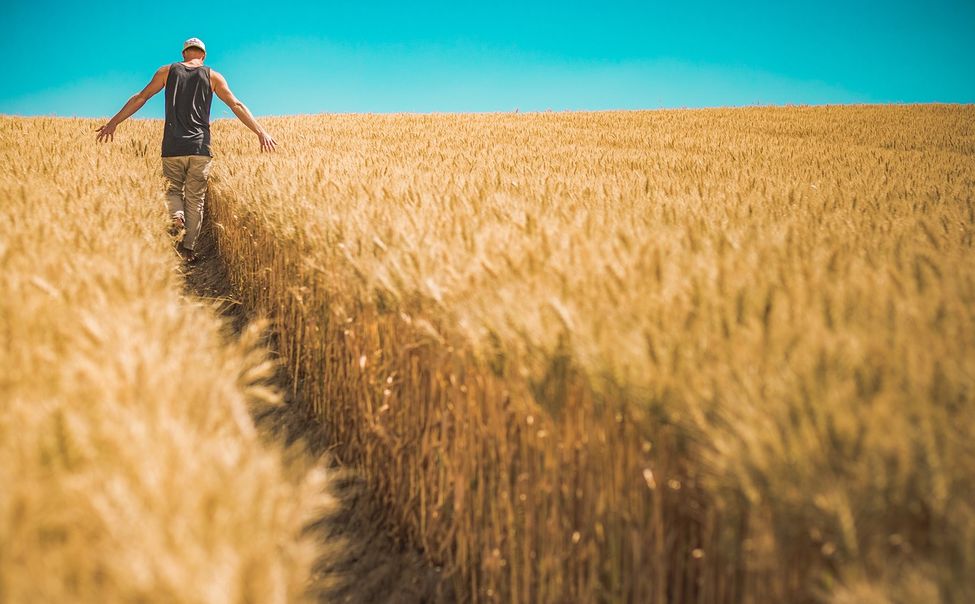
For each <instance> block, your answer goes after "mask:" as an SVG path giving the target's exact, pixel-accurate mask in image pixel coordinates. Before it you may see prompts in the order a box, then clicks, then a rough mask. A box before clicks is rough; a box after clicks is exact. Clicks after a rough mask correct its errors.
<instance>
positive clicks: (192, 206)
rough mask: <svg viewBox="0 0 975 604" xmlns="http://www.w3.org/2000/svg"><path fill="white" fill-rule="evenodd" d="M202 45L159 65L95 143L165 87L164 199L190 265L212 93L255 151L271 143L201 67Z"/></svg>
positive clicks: (195, 43) (222, 83)
mask: <svg viewBox="0 0 975 604" xmlns="http://www.w3.org/2000/svg"><path fill="white" fill-rule="evenodd" d="M206 54H207V52H206V46H205V45H204V44H203V41H202V40H200V39H199V38H190V39H189V40H187V41H186V42H183V61H182V62H180V63H172V64H170V65H164V66H163V67H160V68H159V69H158V70H157V71H156V74H155V75H154V76H152V80H151V81H150V82H149V84H148V85H147V86H146V87H145V88H143V89H142V91H141V92H139V93H138V94H136V95H134V96H133V97H132V98H130V99H129V100H128V101H127V102H126V103H125V105H124V106H123V107H122V109H121V110H119V112H118V113H117V114H116V115H115V117H113V118H112V119H110V120H109V121H108V123H107V124H105V125H104V126H102V127H101V128H98V130H97V132H98V134H97V140H98V141H100V142H107V141H110V140H114V139H115V128H116V127H118V125H119V124H121V123H122V122H123V121H125V120H126V119H128V118H129V117H130V116H132V115H133V114H134V113H135V112H136V111H138V110H139V109H141V108H142V106H143V105H145V104H146V101H148V100H149V99H150V98H152V97H153V96H154V95H155V94H156V93H157V92H159V91H160V90H162V89H163V87H165V88H166V127H165V129H164V130H163V141H162V168H163V175H164V176H165V177H166V179H167V180H168V181H169V189H168V191H167V193H166V198H167V201H168V204H169V215H170V217H171V218H172V221H173V232H174V234H178V233H179V231H181V230H182V229H183V228H185V229H186V234H185V235H184V236H183V243H182V247H183V257H184V258H185V259H186V261H187V262H189V263H193V262H196V261H197V260H198V259H199V257H198V255H197V254H196V252H195V251H194V250H195V248H196V243H197V238H198V237H199V235H200V226H201V224H202V222H203V202H204V199H205V197H206V191H207V179H208V178H209V175H210V162H211V160H212V155H211V153H210V103H211V101H212V100H213V93H214V92H215V93H217V96H218V97H220V100H222V101H223V102H224V103H226V104H227V106H229V107H230V109H231V110H232V111H233V112H234V115H236V116H237V118H238V119H239V120H240V121H242V122H244V124H245V125H246V126H247V127H248V128H250V129H251V130H253V131H254V134H256V135H257V138H258V141H259V142H260V145H261V151H273V150H274V148H275V146H276V143H275V142H274V139H273V138H271V135H270V134H268V133H267V132H266V131H265V130H264V129H263V128H261V126H260V125H258V123H257V121H256V120H255V119H254V116H253V115H251V112H250V110H248V109H247V107H246V106H244V104H243V103H241V102H240V100H238V99H237V97H235V96H234V93H232V92H231V91H230V87H229V86H227V80H226V79H224V77H223V76H222V75H220V74H219V73H217V72H216V71H214V70H212V69H210V68H209V67H207V66H205V65H204V64H203V60H204V59H205V58H206Z"/></svg>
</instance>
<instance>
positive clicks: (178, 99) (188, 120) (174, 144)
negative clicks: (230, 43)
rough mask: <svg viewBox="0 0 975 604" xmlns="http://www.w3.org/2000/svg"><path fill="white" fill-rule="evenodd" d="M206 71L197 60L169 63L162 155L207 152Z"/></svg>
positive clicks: (210, 96) (208, 102)
mask: <svg viewBox="0 0 975 604" xmlns="http://www.w3.org/2000/svg"><path fill="white" fill-rule="evenodd" d="M212 101H213V85H212V84H211V81H210V68H209V67H207V66H206V65H203V64H202V62H198V61H187V62H183V63H173V64H171V65H170V66H169V74H168V75H167V77H166V126H165V129H164V130H163V140H162V156H163V157H178V156H182V155H204V156H207V157H209V156H211V153H210V105H211V103H212Z"/></svg>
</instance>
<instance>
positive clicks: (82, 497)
mask: <svg viewBox="0 0 975 604" xmlns="http://www.w3.org/2000/svg"><path fill="white" fill-rule="evenodd" d="M126 126H127V130H128V132H127V138H128V139H129V140H128V141H126V142H125V143H123V144H120V145H116V146H114V147H110V148H109V147H96V145H95V144H94V140H93V135H92V132H93V126H92V123H91V120H70V119H51V118H37V119H18V118H10V117H0V166H2V167H0V204H2V208H3V214H4V220H3V221H2V224H0V292H2V293H0V602H10V603H15V602H17V603H21V602H23V603H26V602H92V603H95V602H98V603H103V602H167V603H171V602H200V603H204V602H206V603H214V602H227V603H235V602H268V603H284V602H294V601H299V600H300V599H302V598H303V597H304V596H305V594H306V592H307V591H308V589H309V582H310V579H311V569H312V564H313V562H314V560H315V558H316V556H318V555H320V554H321V552H322V547H321V545H320V544H317V543H316V542H314V541H313V540H312V539H311V538H309V537H307V536H305V535H304V534H303V532H302V531H303V529H304V527H305V525H306V524H307V523H308V522H309V521H310V520H312V519H315V518H317V517H318V515H319V514H320V513H321V511H322V510H323V509H325V508H326V507H327V506H329V505H330V501H329V500H328V499H327V492H326V491H325V490H324V489H323V485H324V480H325V477H324V476H323V475H322V474H321V472H320V471H318V470H314V471H306V470H305V469H303V468H299V467H296V466H292V465H289V464H286V463H284V458H285V451H284V450H283V449H282V448H281V446H280V445H276V444H274V443H270V442H264V441H263V440H262V439H261V438H260V437H259V435H258V433H257V432H256V431H255V427H254V424H253V422H252V420H251V417H250V415H249V413H248V410H249V409H250V408H253V407H264V406H268V405H275V404H277V403H278V402H279V399H280V395H279V393H278V392H276V391H275V390H273V389H272V388H271V387H270V386H269V385H268V384H267V383H266V382H267V378H268V377H269V376H270V374H271V373H272V370H273V367H272V365H271V364H270V363H269V359H268V358H267V354H266V351H264V350H263V348H261V347H260V346H259V345H258V340H259V337H258V336H259V335H260V334H259V332H258V331H255V330H254V329H251V330H250V331H249V332H247V333H246V334H245V335H244V337H243V338H242V339H241V341H240V343H238V344H233V345H231V344H227V343H226V342H225V341H224V339H223V337H222V336H221V324H220V322H219V321H218V320H217V318H216V317H215V316H214V313H213V312H212V310H211V309H209V308H208V307H205V306H204V305H202V304H199V303H195V302H194V301H192V300H189V299H187V298H185V297H184V296H183V294H182V288H183V285H182V279H181V277H180V275H179V273H178V272H177V269H178V267H179V260H178V259H177V257H176V256H175V254H174V253H173V251H172V246H171V243H170V241H169V236H168V235H167V234H166V228H167V218H166V216H165V209H164V208H165V205H164V204H165V201H164V199H163V183H162V179H161V175H160V174H159V166H158V162H159V159H158V158H157V157H156V156H155V155H156V154H154V153H153V154H147V153H146V152H145V145H144V144H143V141H144V140H149V139H150V138H151V137H153V136H155V135H156V130H157V128H156V127H155V126H156V125H155V124H151V125H150V124H148V123H140V124H133V125H129V124H126Z"/></svg>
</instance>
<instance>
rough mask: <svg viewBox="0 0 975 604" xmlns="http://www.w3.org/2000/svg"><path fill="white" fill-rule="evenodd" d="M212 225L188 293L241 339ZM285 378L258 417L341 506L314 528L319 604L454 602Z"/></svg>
mask: <svg viewBox="0 0 975 604" xmlns="http://www.w3.org/2000/svg"><path fill="white" fill-rule="evenodd" d="M208 226H209V225H208V224H207V225H205V230H204V233H203V234H202V235H201V240H202V241H201V242H200V246H199V247H200V251H201V252H202V255H203V259H202V260H201V261H200V262H199V263H197V264H195V265H193V266H191V267H189V266H188V267H185V270H184V276H185V278H186V292H187V294H188V295H191V296H193V297H195V298H198V299H200V300H201V301H203V302H204V303H207V304H210V305H215V306H216V309H217V311H218V312H219V313H220V314H222V315H223V316H224V317H225V318H226V319H227V321H228V326H229V327H230V328H229V329H228V330H227V334H228V337H233V338H236V337H237V336H238V334H239V332H240V330H241V329H242V328H243V326H244V325H245V324H246V323H247V321H248V320H249V317H248V315H247V310H246V309H244V308H242V307H241V305H240V304H239V303H238V302H236V300H237V297H236V296H235V293H234V290H233V287H232V285H231V283H230V281H229V279H228V278H227V273H226V270H225V268H224V265H223V263H222V261H221V259H220V258H219V256H218V255H217V254H216V250H215V246H214V243H213V240H212V238H211V237H210V233H209V232H208V229H207V228H206V227H208ZM271 346H272V352H273V344H272V345H271ZM285 373H286V372H284V371H282V372H281V377H280V378H279V386H280V387H281V389H282V391H283V392H284V393H286V404H285V405H283V406H281V407H279V408H277V409H273V410H271V411H269V412H265V413H263V414H261V415H258V416H255V418H254V420H255V423H256V424H257V426H258V428H259V429H260V430H262V431H263V432H264V433H265V434H270V435H272V436H275V437H282V436H283V437H284V438H285V439H286V442H287V443H288V444H291V443H294V442H296V441H299V440H300V441H302V442H303V444H304V451H305V455H306V456H307V457H308V458H307V459H303V460H301V463H302V464H307V466H306V467H311V465H314V464H321V465H324V466H325V467H327V468H328V469H329V471H330V472H331V474H332V476H333V477H334V478H333V479H332V480H330V481H329V487H328V488H330V489H331V491H332V492H331V495H332V496H333V497H334V498H335V499H336V500H337V501H338V502H339V505H338V506H337V508H336V510H335V511H334V512H331V513H329V514H327V515H325V516H323V517H321V518H320V519H318V520H317V521H316V522H314V523H313V524H312V525H311V526H309V527H308V529H307V530H309V531H311V532H312V533H314V534H315V535H316V536H317V537H318V538H319V539H321V541H322V542H323V543H325V544H327V545H326V547H325V548H323V554H322V556H321V558H320V559H319V561H318V563H317V564H316V567H315V576H314V578H313V579H314V581H313V583H314V585H315V587H314V588H313V595H314V596H315V598H316V599H317V600H318V601H320V602H369V603H373V602H376V603H408V602H441V601H451V600H453V598H452V597H451V596H450V595H449V594H450V591H449V588H448V581H446V580H445V578H444V577H442V576H441V575H440V573H439V572H438V570H437V569H434V568H432V567H430V566H429V564H427V563H426V562H425V560H424V559H423V557H422V556H421V555H420V553H419V552H416V551H413V550H411V549H408V548H406V547H404V546H402V545H401V544H398V543H396V542H395V541H394V540H393V539H392V538H391V537H390V535H389V534H388V533H387V532H386V530H385V529H384V528H383V524H382V522H381V520H380V515H379V514H378V513H377V511H378V506H377V504H376V503H375V502H374V501H373V499H372V497H371V495H370V492H369V489H368V485H366V484H365V483H364V481H363V480H362V479H361V478H359V477H357V476H356V475H355V473H354V472H352V471H350V470H349V469H347V468H343V467H341V466H339V465H338V464H337V462H336V461H335V460H334V458H333V457H331V456H330V455H329V454H328V451H329V448H330V445H331V443H329V442H328V440H327V438H326V437H325V435H324V431H323V430H322V428H321V425H320V424H319V423H318V421H317V420H316V419H315V418H314V417H312V416H311V415H310V414H309V413H308V411H307V407H306V406H304V405H303V404H302V403H301V401H300V400H293V399H292V398H291V392H292V388H290V384H289V383H288V378H287V377H286V375H285Z"/></svg>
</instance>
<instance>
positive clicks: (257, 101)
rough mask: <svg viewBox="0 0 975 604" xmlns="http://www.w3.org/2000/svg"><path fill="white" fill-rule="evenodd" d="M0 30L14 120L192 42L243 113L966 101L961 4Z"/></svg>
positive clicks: (215, 11) (16, 12)
mask: <svg viewBox="0 0 975 604" xmlns="http://www.w3.org/2000/svg"><path fill="white" fill-rule="evenodd" d="M0 23H2V24H3V35H2V36H0V50H2V54H3V57H4V58H5V61H4V64H3V68H2V69H3V73H2V75H0V113H14V114H23V115H38V114H40V115H50V114H56V115H78V116H110V115H112V114H114V113H115V112H116V111H117V110H118V109H119V107H121V105H122V103H123V102H124V101H125V100H126V98H128V96H130V95H131V94H133V93H135V92H137V91H138V90H139V89H141V88H142V86H144V85H145V84H146V83H147V82H148V80H149V78H150V77H151V76H152V73H153V71H154V70H155V69H156V68H157V67H159V66H160V65H162V64H165V63H170V62H173V61H178V60H180V54H179V51H180V49H181V44H182V41H183V40H184V39H185V38H188V37H191V36H198V37H200V38H202V39H203V40H204V41H205V42H206V44H207V46H208V55H207V63H208V64H210V65H211V66H212V67H214V68H215V69H217V70H218V71H221V72H222V73H223V74H224V75H225V76H226V77H227V79H228V81H229V82H230V86H231V88H232V89H233V90H234V92H235V93H236V94H237V96H238V97H240V98H241V99H242V100H243V101H244V102H245V103H247V104H248V105H249V106H250V107H251V109H252V110H253V111H254V113H256V114H258V115H278V114H292V113H322V112H399V111H422V112H426V111H510V110H513V109H516V108H518V109H521V110H522V111H529V110H544V109H549V108H551V109H555V110H561V109H612V108H631V109H632V108H655V107H685V106H686V107H702V106H725V105H745V104H756V103H762V104H768V103H773V104H784V103H802V104H810V103H816V104H818V103H853V102H870V103H881V102H962V103H972V102H975V1H973V0H951V1H948V0H931V1H928V2H920V1H917V2H904V1H900V0H889V1H887V2H859V1H857V0H851V1H846V2H838V1H833V0H826V1H824V2H813V1H810V2H803V3H798V2H796V3H792V2H788V1H784V2H768V3H766V2H749V1H747V0H744V1H740V2H689V3H682V2H674V1H670V2H641V3H636V2H611V1H601V2H591V3H576V2H571V1H569V0H567V1H565V2H560V3H555V2H551V3H530V2H507V1H504V0H499V1H494V2H478V3H471V4H467V3H463V2H448V3H442V4H440V3H414V2H374V3H366V2H326V1H322V2H297V3H295V2H290V3H289V2H285V1H281V2H268V1H267V0H262V1H260V2H252V1H250V0H240V1H237V2H219V1H218V2H199V3H192V2H170V3H167V2H152V3H148V2H145V3H144V2H138V1H133V2H119V3H104V4H102V3H99V2H97V1H96V2H77V1H74V0H58V1H56V2H55V1H51V0H33V1H23V0H2V4H0ZM162 111H163V103H162V94H159V95H157V96H156V97H155V98H154V99H153V100H152V101H150V102H149V104H147V105H146V107H145V108H143V110H142V111H141V112H140V113H139V114H137V116H143V117H159V116H161V115H162ZM213 115H214V116H215V117H222V116H229V115H230V113H229V111H228V110H227V108H226V107H225V106H224V105H223V104H222V103H220V102H219V101H215V102H214V110H213Z"/></svg>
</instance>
